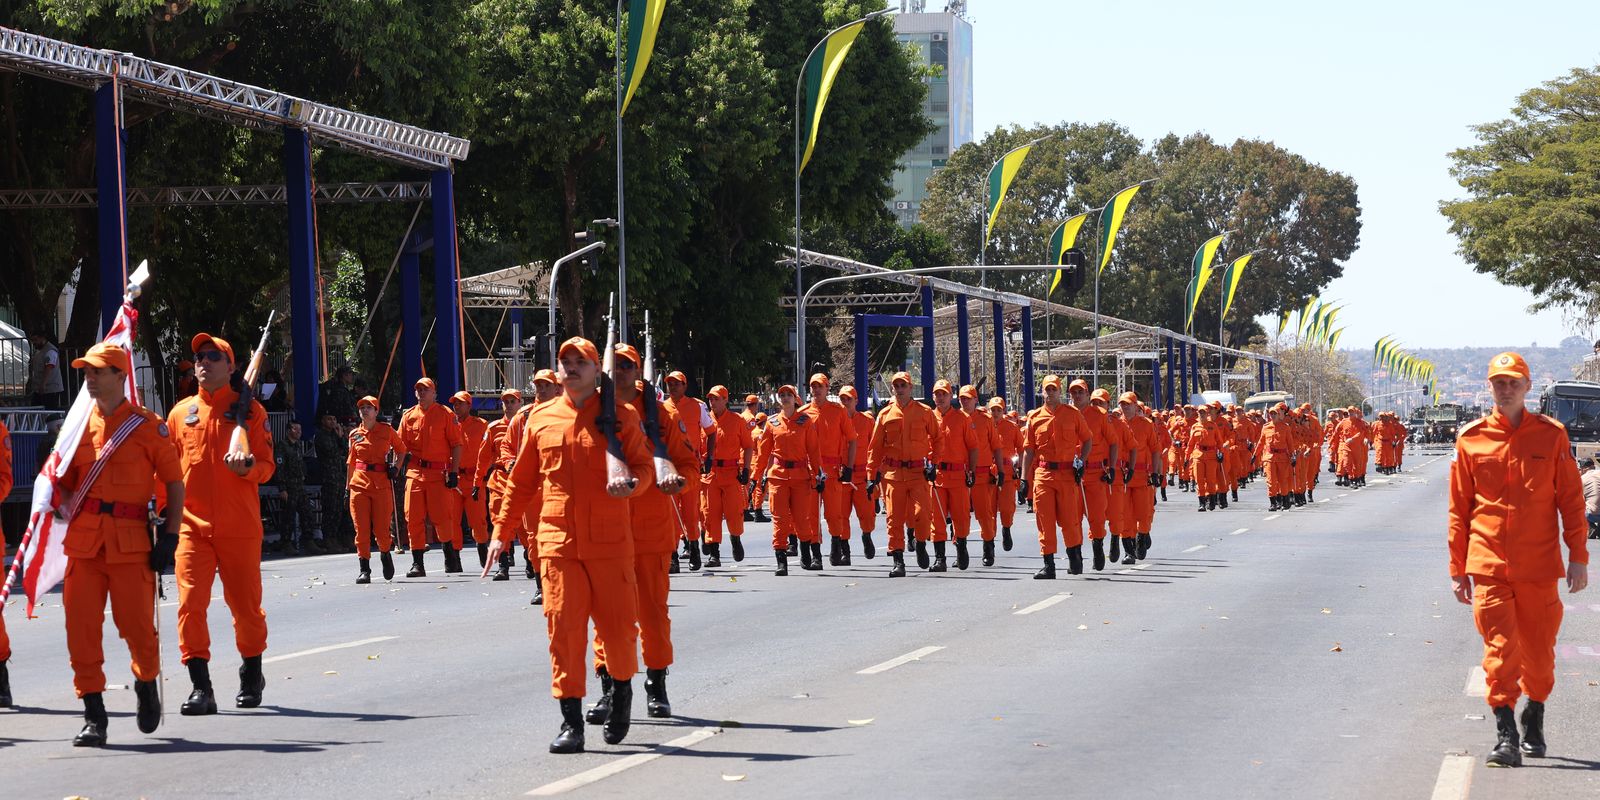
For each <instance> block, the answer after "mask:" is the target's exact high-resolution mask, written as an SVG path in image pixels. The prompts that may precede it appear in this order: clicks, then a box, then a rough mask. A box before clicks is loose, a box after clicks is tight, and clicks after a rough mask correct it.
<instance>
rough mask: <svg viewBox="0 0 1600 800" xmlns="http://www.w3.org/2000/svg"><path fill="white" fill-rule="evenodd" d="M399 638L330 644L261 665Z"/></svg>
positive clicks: (264, 660)
mask: <svg viewBox="0 0 1600 800" xmlns="http://www.w3.org/2000/svg"><path fill="white" fill-rule="evenodd" d="M398 638H400V637H398V636H374V637H372V638H371V639H358V640H356V641H354V642H345V643H343V644H330V645H327V646H326V647H313V648H311V649H310V650H301V651H299V652H296V653H284V654H283V655H281V656H273V657H271V658H263V659H261V663H263V664H276V663H277V662H279V661H288V660H289V659H291V658H300V657H301V656H314V655H317V654H319V653H330V652H333V651H334V650H348V649H350V648H352V647H361V646H362V645H368V644H377V643H378V642H387V641H389V640H390V639H398Z"/></svg>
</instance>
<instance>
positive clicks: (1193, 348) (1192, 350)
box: [1189, 344, 1205, 394]
mask: <svg viewBox="0 0 1600 800" xmlns="http://www.w3.org/2000/svg"><path fill="white" fill-rule="evenodd" d="M1189 363H1190V364H1191V365H1193V367H1194V369H1191V370H1189V372H1190V373H1192V374H1193V376H1194V393H1195V394H1200V393H1201V392H1203V391H1205V388H1204V387H1203V386H1202V384H1203V383H1204V381H1202V380H1201V378H1200V345H1199V344H1191V345H1189Z"/></svg>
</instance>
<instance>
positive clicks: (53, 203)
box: [0, 181, 433, 210]
mask: <svg viewBox="0 0 1600 800" xmlns="http://www.w3.org/2000/svg"><path fill="white" fill-rule="evenodd" d="M432 196H433V188H432V186H431V185H429V184H428V183H427V182H426V181H384V182H378V183H325V184H318V185H317V191H316V202H317V203H322V204H340V203H406V202H413V201H417V200H426V199H428V198H430V197H432ZM98 198H99V192H98V190H96V189H4V190H0V210H13V209H14V210H22V209H65V208H95V207H96V206H97V205H98V204H99V199H98ZM287 202H289V191H288V189H287V188H285V187H284V186H283V185H282V184H265V185H258V186H169V187H166V188H155V189H129V190H128V205H130V206H281V205H284V204H285V203H287Z"/></svg>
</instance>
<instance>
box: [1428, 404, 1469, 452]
mask: <svg viewBox="0 0 1600 800" xmlns="http://www.w3.org/2000/svg"><path fill="white" fill-rule="evenodd" d="M1463 418H1464V413H1463V411H1462V408H1461V406H1459V405H1457V404H1455V403H1440V404H1439V405H1436V406H1433V407H1431V408H1429V409H1427V410H1426V411H1423V412H1422V420H1423V428H1422V441H1424V442H1426V443H1428V444H1451V443H1454V442H1455V440H1456V432H1457V431H1459V430H1460V429H1461V425H1462V423H1463V422H1464V421H1465V420H1464V419H1463Z"/></svg>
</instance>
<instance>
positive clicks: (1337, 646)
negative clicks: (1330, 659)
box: [1328, 642, 1344, 653]
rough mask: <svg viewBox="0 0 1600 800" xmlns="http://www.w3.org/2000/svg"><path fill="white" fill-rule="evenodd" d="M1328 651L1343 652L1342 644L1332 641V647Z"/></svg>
mask: <svg viewBox="0 0 1600 800" xmlns="http://www.w3.org/2000/svg"><path fill="white" fill-rule="evenodd" d="M1328 652H1330V653H1343V652H1344V645H1342V644H1340V643H1338V642H1334V643H1333V648H1332V649H1330V650H1329V651H1328Z"/></svg>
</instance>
